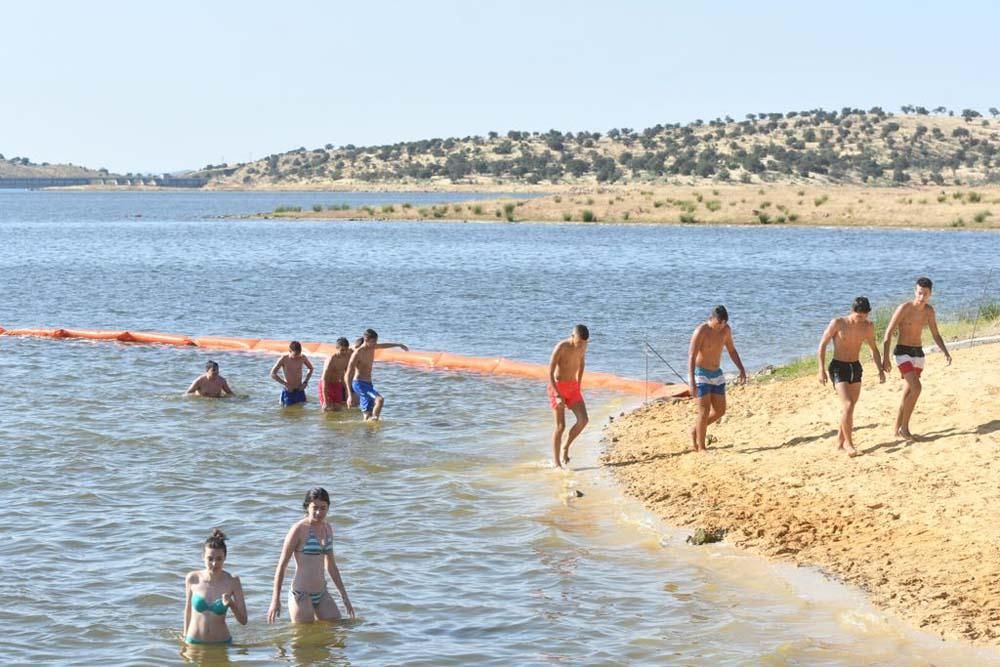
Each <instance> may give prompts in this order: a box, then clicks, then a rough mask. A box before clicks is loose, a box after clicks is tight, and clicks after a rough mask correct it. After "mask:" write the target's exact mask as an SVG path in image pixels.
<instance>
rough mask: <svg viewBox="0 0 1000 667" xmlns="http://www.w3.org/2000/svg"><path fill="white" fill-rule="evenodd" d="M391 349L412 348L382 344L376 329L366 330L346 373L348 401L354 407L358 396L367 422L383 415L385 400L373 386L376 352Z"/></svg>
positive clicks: (398, 344) (405, 350) (397, 344)
mask: <svg viewBox="0 0 1000 667" xmlns="http://www.w3.org/2000/svg"><path fill="white" fill-rule="evenodd" d="M389 347H398V348H401V349H402V350H403V351H404V352H409V351H410V348H408V347H406V346H405V345H403V344H402V343H380V342H378V334H377V333H376V332H375V330H374V329H365V335H364V341H363V343H362V345H361V346H360V347H357V348H355V349H354V353H353V354H352V355H351V361H350V362H348V364H347V371H346V372H345V373H344V383H345V384H346V385H347V387H348V392H347V397H348V401H350V402H351V404H352V405H353V404H354V397H355V396H357V400H358V407H360V408H361V412H363V413H364V415H365V421H369V420H371V421H375V420H377V419H378V418H379V416H381V414H382V405H383V404H384V403H385V399H384V398H382V394H380V393H378V392H377V391H376V390H375V387H374V385H372V368H373V367H374V366H375V350H384V349H386V348H389Z"/></svg>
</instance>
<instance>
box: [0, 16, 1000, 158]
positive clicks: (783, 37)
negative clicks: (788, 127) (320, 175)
mask: <svg viewBox="0 0 1000 667" xmlns="http://www.w3.org/2000/svg"><path fill="white" fill-rule="evenodd" d="M2 26H3V30H2V33H0V35H2V38H0V53H2V61H0V85H2V87H0V153H2V154H3V155H5V156H6V157H8V158H10V157H13V156H27V157H29V158H31V159H32V160H33V161H35V162H42V161H48V162H73V163H75V164H83V165H86V166H91V167H107V168H108V169H111V170H112V171H119V172H126V171H156V172H158V171H173V170H178V169H184V168H193V167H200V166H202V165H204V164H206V163H219V162H221V161H223V160H225V161H228V162H237V161H244V160H247V159H249V158H250V157H251V155H252V156H253V157H261V156H263V155H266V154H268V153H272V152H280V151H285V150H288V149H292V148H296V147H298V146H306V147H307V148H314V147H317V146H322V145H324V144H326V143H332V144H336V145H341V144H347V143H353V144H357V145H364V144H373V143H375V144H381V143H391V142H395V141H401V140H411V139H422V138H429V137H446V136H465V135H468V134H484V133H486V132H488V131H490V130H497V131H501V132H502V131H506V130H509V129H518V130H548V129H550V128H555V129H559V130H564V131H565V130H573V131H577V130H598V131H602V132H603V131H606V130H608V129H609V128H611V127H633V128H643V127H647V126H650V125H655V124H656V123H669V122H687V121H690V120H694V119H696V118H703V119H705V120H708V119H711V118H715V117H722V116H725V115H726V114H730V115H732V116H734V117H736V118H742V117H743V115H744V114H746V113H748V112H771V111H788V110H792V109H794V110H800V109H809V108H814V107H824V108H828V109H839V108H840V107H842V106H856V107H865V108H867V107H870V106H873V105H881V106H883V107H884V108H886V110H892V111H898V108H899V106H900V105H902V104H918V105H924V106H927V107H931V108H932V107H935V106H938V105H943V106H947V107H949V108H953V109H955V110H956V111H958V110H960V109H962V108H965V107H971V108H975V109H978V110H979V111H981V112H983V113H986V110H987V109H988V108H989V107H991V106H994V107H995V106H1000V67H998V63H1000V39H997V29H998V26H1000V3H995V2H979V1H971V2H964V3H943V2H920V1H916V0H911V1H908V2H907V1H902V0H880V1H878V2H871V1H868V2H825V3H815V2H812V3H810V2H801V0H798V1H795V2H766V1H765V2H745V1H736V2H704V3H701V2H694V1H687V2H666V1H664V2H655V1H640V0H631V1H630V0H618V1H615V2H594V1H589V0H575V1H573V2H568V1H567V2H547V1H545V0H527V1H511V2H475V1H473V0H467V1H465V2H449V1H443V0H442V1H421V0H411V1H408V2H407V1H404V2H376V1H369V2H336V1H333V0H327V1H322V2H321V1H317V2H294V1H292V2H285V3H280V4H279V3H277V2H273V1H272V2H255V1H241V2H216V1H205V2H197V3H195V2H186V1H175V2H160V3H152V2H134V1H133V2H116V1H108V2H45V1H44V0H39V1H38V2H17V3H13V2H11V3H5V4H4V8H3V22H2Z"/></svg>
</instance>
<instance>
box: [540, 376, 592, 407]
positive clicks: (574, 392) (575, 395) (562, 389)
mask: <svg viewBox="0 0 1000 667" xmlns="http://www.w3.org/2000/svg"><path fill="white" fill-rule="evenodd" d="M556 387H557V388H558V389H559V393H558V394H556V391H555V389H554V388H553V387H552V384H551V383H550V384H549V385H548V387H546V393H547V394H548V396H549V406H551V407H552V409H553V410H555V409H556V408H557V407H558V406H559V396H562V398H563V404H564V405H565V406H566V407H567V408H572V407H573V406H574V405H576V404H577V403H583V391H582V390H581V389H580V383H579V382H577V381H576V380H557V381H556Z"/></svg>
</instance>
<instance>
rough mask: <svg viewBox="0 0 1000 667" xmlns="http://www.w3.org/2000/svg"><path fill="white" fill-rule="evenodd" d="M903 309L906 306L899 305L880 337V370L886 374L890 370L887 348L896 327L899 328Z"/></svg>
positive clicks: (890, 364)
mask: <svg viewBox="0 0 1000 667" xmlns="http://www.w3.org/2000/svg"><path fill="white" fill-rule="evenodd" d="M904 307H906V304H905V303H901V304H900V305H899V308H897V309H896V312H894V313H893V314H892V319H890V320H889V324H888V326H886V328H885V334H884V335H883V336H882V368H883V369H884V370H885V371H886V372H887V373H888V372H889V371H891V370H892V362H891V361H889V346H890V345H892V334H893V333H895V331H896V327H897V326H899V318H900V316H902V314H903V308H904Z"/></svg>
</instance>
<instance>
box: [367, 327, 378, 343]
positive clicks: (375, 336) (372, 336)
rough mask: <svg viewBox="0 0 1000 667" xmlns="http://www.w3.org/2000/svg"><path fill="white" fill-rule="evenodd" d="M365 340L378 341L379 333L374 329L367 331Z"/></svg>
mask: <svg viewBox="0 0 1000 667" xmlns="http://www.w3.org/2000/svg"><path fill="white" fill-rule="evenodd" d="M364 339H365V340H378V333H377V332H376V331H375V330H374V329H365V333H364Z"/></svg>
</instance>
